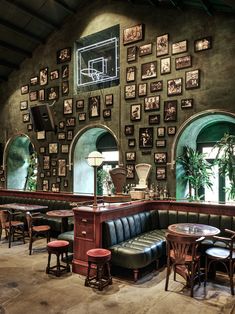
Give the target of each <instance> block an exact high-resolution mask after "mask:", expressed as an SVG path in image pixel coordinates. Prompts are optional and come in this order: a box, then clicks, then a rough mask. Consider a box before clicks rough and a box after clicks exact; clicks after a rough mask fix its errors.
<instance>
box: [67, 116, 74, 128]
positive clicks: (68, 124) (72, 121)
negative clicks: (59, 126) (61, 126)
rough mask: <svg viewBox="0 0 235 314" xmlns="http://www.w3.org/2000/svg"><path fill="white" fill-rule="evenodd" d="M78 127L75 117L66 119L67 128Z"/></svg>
mask: <svg viewBox="0 0 235 314" xmlns="http://www.w3.org/2000/svg"><path fill="white" fill-rule="evenodd" d="M75 125H76V118H75V117H71V118H70V117H69V118H66V121H65V126H66V127H71V126H72V127H74V126H75Z"/></svg>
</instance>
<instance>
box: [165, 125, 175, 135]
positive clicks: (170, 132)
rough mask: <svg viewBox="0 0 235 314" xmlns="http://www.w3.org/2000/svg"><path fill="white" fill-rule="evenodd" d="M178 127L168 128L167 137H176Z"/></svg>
mask: <svg viewBox="0 0 235 314" xmlns="http://www.w3.org/2000/svg"><path fill="white" fill-rule="evenodd" d="M176 129H177V128H176V126H168V127H167V135H169V136H171V135H175V133H176Z"/></svg>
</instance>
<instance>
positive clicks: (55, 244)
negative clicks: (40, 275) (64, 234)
mask: <svg viewBox="0 0 235 314" xmlns="http://www.w3.org/2000/svg"><path fill="white" fill-rule="evenodd" d="M68 248H69V242H68V241H64V240H55V241H51V242H49V243H48V244H47V252H48V263H47V268H46V273H47V274H53V275H56V277H59V276H60V275H61V274H62V273H64V272H66V273H69V272H70V266H69V259H68ZM51 254H55V255H56V258H57V262H56V265H55V266H50V262H51ZM63 254H65V260H66V266H65V265H61V263H60V256H61V259H62V258H63Z"/></svg>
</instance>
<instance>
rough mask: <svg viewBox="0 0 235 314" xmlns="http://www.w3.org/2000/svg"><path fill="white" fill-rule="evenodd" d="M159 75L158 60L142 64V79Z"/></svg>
mask: <svg viewBox="0 0 235 314" xmlns="http://www.w3.org/2000/svg"><path fill="white" fill-rule="evenodd" d="M154 77H157V61H152V62H148V63H143V64H141V79H142V80H146V79H150V78H154Z"/></svg>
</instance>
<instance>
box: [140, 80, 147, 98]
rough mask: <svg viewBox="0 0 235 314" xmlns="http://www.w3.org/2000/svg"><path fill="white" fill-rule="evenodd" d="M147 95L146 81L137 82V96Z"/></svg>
mask: <svg viewBox="0 0 235 314" xmlns="http://www.w3.org/2000/svg"><path fill="white" fill-rule="evenodd" d="M146 95H147V83H140V84H138V96H139V97H143V96H146Z"/></svg>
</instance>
